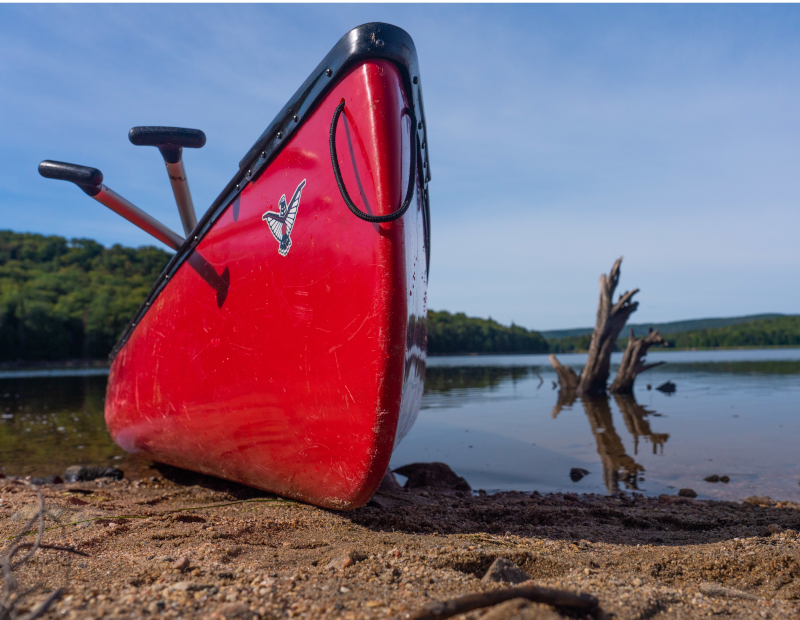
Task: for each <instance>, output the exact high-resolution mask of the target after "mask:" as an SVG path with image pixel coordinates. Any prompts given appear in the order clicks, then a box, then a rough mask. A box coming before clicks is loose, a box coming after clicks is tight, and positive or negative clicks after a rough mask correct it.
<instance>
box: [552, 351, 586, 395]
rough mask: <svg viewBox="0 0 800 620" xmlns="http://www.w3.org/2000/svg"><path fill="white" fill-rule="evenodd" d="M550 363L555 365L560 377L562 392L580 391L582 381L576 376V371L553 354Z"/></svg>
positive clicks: (559, 382)
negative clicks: (579, 384)
mask: <svg viewBox="0 0 800 620" xmlns="http://www.w3.org/2000/svg"><path fill="white" fill-rule="evenodd" d="M550 363H551V364H552V365H553V369H554V370H555V371H556V374H557V375H558V384H559V385H560V386H561V389H562V390H577V389H578V383H579V382H580V379H581V378H580V375H576V374H575V371H574V370H572V368H570V367H569V366H564V365H563V364H562V363H561V362H559V361H558V358H557V357H556V356H555V355H553V354H552V353H551V354H550Z"/></svg>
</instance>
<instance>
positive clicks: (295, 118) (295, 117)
mask: <svg viewBox="0 0 800 620" xmlns="http://www.w3.org/2000/svg"><path fill="white" fill-rule="evenodd" d="M292 120H293V121H294V122H295V123H296V122H297V121H299V120H300V117H299V116H297V114H295V115H294V116H293V117H292Z"/></svg>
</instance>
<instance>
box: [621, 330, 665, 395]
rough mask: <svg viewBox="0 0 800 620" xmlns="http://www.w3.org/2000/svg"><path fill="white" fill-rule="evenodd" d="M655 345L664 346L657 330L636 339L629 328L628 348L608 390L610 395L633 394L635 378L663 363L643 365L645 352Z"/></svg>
mask: <svg viewBox="0 0 800 620" xmlns="http://www.w3.org/2000/svg"><path fill="white" fill-rule="evenodd" d="M655 344H664V339H663V338H662V337H661V335H660V334H659V333H658V330H656V331H653V330H652V329H650V333H649V334H647V335H646V336H645V337H644V338H637V337H636V336H634V334H633V328H631V335H630V338H628V346H627V347H625V354H624V355H623V356H622V363H621V364H620V365H619V370H618V371H617V376H616V378H615V379H614V382H613V383H612V384H611V387H610V388H609V390H610V391H611V393H612V394H633V382H634V381H635V380H636V377H637V376H638V375H640V374H641V373H643V372H644V371H645V370H650V369H651V368H654V367H655V366H660V365H661V364H663V363H664V362H656V363H655V364H645V363H644V357H645V355H647V350H648V349H649V348H650V347H652V346H653V345H655Z"/></svg>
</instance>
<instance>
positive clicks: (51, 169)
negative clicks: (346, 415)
mask: <svg viewBox="0 0 800 620" xmlns="http://www.w3.org/2000/svg"><path fill="white" fill-rule="evenodd" d="M39 174H41V175H42V176H43V177H45V178H47V179H56V180H58V181H69V182H70V183H75V185H77V186H78V187H80V188H81V189H82V190H83V191H84V192H86V193H87V194H89V196H92V197H94V196H97V194H99V193H100V188H101V187H102V186H103V173H102V172H100V171H99V170H98V169H97V168H90V167H89V166H79V165H77V164H68V163H66V162H63V161H53V160H50V159H46V160H44V161H43V162H42V163H41V164H39Z"/></svg>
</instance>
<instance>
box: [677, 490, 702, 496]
mask: <svg viewBox="0 0 800 620" xmlns="http://www.w3.org/2000/svg"><path fill="white" fill-rule="evenodd" d="M678 495H679V496H680V497H697V491H695V490H694V489H681V490H680V491H678Z"/></svg>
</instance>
